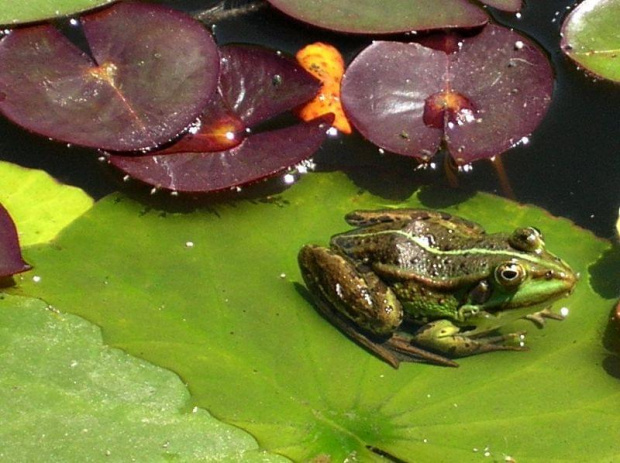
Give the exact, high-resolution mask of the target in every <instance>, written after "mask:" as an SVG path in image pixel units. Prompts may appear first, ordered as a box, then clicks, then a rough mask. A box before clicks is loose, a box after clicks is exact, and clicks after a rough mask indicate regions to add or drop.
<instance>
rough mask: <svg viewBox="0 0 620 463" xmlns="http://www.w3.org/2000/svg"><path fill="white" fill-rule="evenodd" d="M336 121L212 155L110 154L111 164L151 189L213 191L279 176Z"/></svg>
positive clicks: (261, 136)
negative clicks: (153, 187)
mask: <svg viewBox="0 0 620 463" xmlns="http://www.w3.org/2000/svg"><path fill="white" fill-rule="evenodd" d="M329 124H330V122H327V121H326V120H323V119H319V120H316V121H314V122H308V123H303V124H298V125H295V126H292V127H286V128H284V129H279V130H272V131H269V132H263V133H258V134H256V135H253V136H251V137H248V138H246V139H245V140H244V141H243V142H242V143H241V144H239V145H238V146H236V147H234V148H232V149H229V150H225V151H214V152H209V153H193V152H192V153H175V154H161V155H157V154H156V155H146V156H120V155H112V156H110V164H112V165H113V166H115V167H117V168H118V169H120V170H121V171H123V172H125V173H126V174H128V175H130V176H131V177H133V178H136V179H138V180H140V181H142V182H145V183H147V184H149V185H153V186H155V187H157V188H163V189H167V190H172V191H181V192H193V193H196V192H209V191H218V190H224V189H228V188H233V187H236V186H239V185H244V184H247V183H251V182H256V181H257V180H261V179H263V178H265V177H270V176H273V175H275V174H277V173H279V172H282V171H283V170H286V169H288V168H290V167H292V166H294V165H295V164H298V163H300V162H301V161H303V160H305V159H308V158H309V157H310V156H312V155H313V154H314V152H315V151H316V150H317V149H318V148H319V146H321V143H323V140H324V139H325V134H326V132H327V129H328V128H329Z"/></svg>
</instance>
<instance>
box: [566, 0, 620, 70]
mask: <svg viewBox="0 0 620 463" xmlns="http://www.w3.org/2000/svg"><path fill="white" fill-rule="evenodd" d="M618 24H620V1H619V0H585V1H584V2H582V3H581V4H579V5H578V6H577V8H575V9H574V10H573V11H572V12H571V13H570V14H569V15H568V16H567V17H566V19H565V20H564V24H563V25H562V44H561V46H562V50H563V51H564V53H565V54H566V55H568V56H569V57H570V58H571V59H572V60H573V61H575V62H576V63H577V64H578V65H579V66H583V67H584V68H585V69H587V70H588V71H589V72H591V73H593V74H596V75H597V76H600V77H603V78H605V79H609V80H612V81H614V82H620V27H618Z"/></svg>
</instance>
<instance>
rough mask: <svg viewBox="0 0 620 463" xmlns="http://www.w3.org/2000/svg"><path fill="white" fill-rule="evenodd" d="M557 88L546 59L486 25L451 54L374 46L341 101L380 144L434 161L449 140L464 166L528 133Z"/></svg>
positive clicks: (351, 73)
mask: <svg viewBox="0 0 620 463" xmlns="http://www.w3.org/2000/svg"><path fill="white" fill-rule="evenodd" d="M436 43H440V44H441V46H442V47H443V46H444V44H450V43H451V41H450V40H447V41H443V42H442V41H439V42H436ZM448 48H449V49H450V50H452V47H448ZM552 90H553V73H552V70H551V66H550V65H549V62H548V60H547V58H546V57H545V55H544V54H543V53H542V52H541V51H540V50H539V49H538V48H537V47H536V46H535V45H534V44H533V43H531V42H530V41H529V40H527V39H526V38H525V37H523V36H521V35H519V34H517V33H516V32H513V31H511V30H508V29H505V28H502V27H499V26H495V25H488V26H486V27H485V28H484V29H483V30H482V32H480V33H479V34H478V35H476V36H474V37H468V38H464V39H461V43H460V46H459V48H458V51H456V52H453V53H450V54H446V53H444V52H443V51H438V50H434V49H431V48H426V47H424V46H422V45H420V44H417V43H397V42H375V43H373V44H372V45H371V46H369V47H368V48H366V49H365V50H364V51H363V52H362V53H360V55H358V56H357V58H355V60H354V61H353V63H351V65H350V66H349V68H348V69H347V72H346V73H345V76H344V79H343V85H342V102H343V105H344V107H345V110H346V111H347V115H348V116H349V118H350V119H351V121H352V122H353V124H354V125H355V126H356V127H357V129H358V130H359V131H360V132H361V133H362V135H364V136H365V137H366V138H368V139H369V140H370V141H372V142H373V143H375V144H376V145H378V146H380V147H382V148H385V149H387V150H390V151H393V152H395V153H399V154H403V155H406V156H415V157H418V158H420V159H422V160H428V159H430V157H431V156H432V155H433V154H434V153H435V152H436V150H437V149H438V147H439V145H440V143H441V141H442V139H444V140H445V142H446V145H447V148H448V150H449V151H450V154H451V155H452V157H453V158H454V159H455V161H456V162H457V163H458V164H466V163H469V162H472V161H474V160H477V159H481V158H489V157H492V156H495V155H497V154H500V153H502V152H504V151H505V150H507V149H508V148H510V147H511V146H513V145H514V144H515V143H516V142H518V141H519V140H521V139H522V138H523V137H525V136H527V135H529V134H530V133H531V132H532V131H533V130H534V129H535V128H536V126H537V125H538V124H539V122H540V121H541V120H542V117H543V116H544V114H545V112H546V110H547V107H548V105H549V102H550V100H551V93H552Z"/></svg>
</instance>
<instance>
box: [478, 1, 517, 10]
mask: <svg viewBox="0 0 620 463" xmlns="http://www.w3.org/2000/svg"><path fill="white" fill-rule="evenodd" d="M480 3H484V4H485V5H487V6H492V7H493V8H497V9H498V10H502V11H508V12H510V13H516V12H517V11H520V10H521V6H522V4H523V2H522V0H480Z"/></svg>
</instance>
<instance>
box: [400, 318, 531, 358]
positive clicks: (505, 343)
mask: <svg viewBox="0 0 620 463" xmlns="http://www.w3.org/2000/svg"><path fill="white" fill-rule="evenodd" d="M524 335H525V332H523V331H520V332H516V333H509V334H502V335H498V336H480V337H470V336H466V335H465V334H461V331H460V328H459V327H457V326H455V325H454V324H453V323H452V322H450V321H449V320H437V321H434V322H431V323H427V324H426V325H424V326H422V327H421V328H420V329H419V330H418V331H417V332H416V333H415V335H414V336H413V337H412V339H411V342H412V343H414V344H416V345H418V346H422V347H424V348H427V349H430V350H432V351H437V352H442V353H445V354H447V355H449V356H451V357H467V356H469V355H476V354H483V353H486V352H494V351H498V350H516V351H523V350H528V349H527V347H525V346H523V345H522V343H521V341H522V340H523V337H524ZM515 340H518V341H520V343H519V344H518V345H516V344H510V342H514V341H515Z"/></svg>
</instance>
